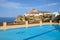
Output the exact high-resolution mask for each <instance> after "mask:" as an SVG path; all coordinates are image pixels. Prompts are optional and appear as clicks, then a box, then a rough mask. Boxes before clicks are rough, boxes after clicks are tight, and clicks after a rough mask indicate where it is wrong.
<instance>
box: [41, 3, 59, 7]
mask: <svg viewBox="0 0 60 40" xmlns="http://www.w3.org/2000/svg"><path fill="white" fill-rule="evenodd" d="M57 4H58V3H49V4H45V5H41V6H45V7H47V6H55V5H57Z"/></svg>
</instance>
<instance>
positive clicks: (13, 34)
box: [0, 24, 60, 40]
mask: <svg viewBox="0 0 60 40" xmlns="http://www.w3.org/2000/svg"><path fill="white" fill-rule="evenodd" d="M0 40H60V26H59V25H49V24H48V25H41V26H40V25H38V26H33V27H28V28H15V29H7V30H5V31H4V30H0Z"/></svg>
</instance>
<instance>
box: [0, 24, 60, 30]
mask: <svg viewBox="0 0 60 40" xmlns="http://www.w3.org/2000/svg"><path fill="white" fill-rule="evenodd" d="M46 24H55V25H57V24H58V25H60V23H43V24H29V25H9V26H7V27H6V28H4V27H3V26H0V30H6V29H13V28H22V27H25V28H28V27H29V26H30V27H31V26H37V25H40V26H41V25H46Z"/></svg>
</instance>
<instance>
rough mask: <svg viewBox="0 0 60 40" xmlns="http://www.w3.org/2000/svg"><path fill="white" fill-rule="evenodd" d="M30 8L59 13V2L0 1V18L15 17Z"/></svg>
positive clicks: (40, 0)
mask: <svg viewBox="0 0 60 40" xmlns="http://www.w3.org/2000/svg"><path fill="white" fill-rule="evenodd" d="M32 8H35V9H37V10H40V11H50V12H56V11H57V12H60V0H0V17H16V16H18V15H23V14H25V13H26V12H27V11H29V10H30V9H32Z"/></svg>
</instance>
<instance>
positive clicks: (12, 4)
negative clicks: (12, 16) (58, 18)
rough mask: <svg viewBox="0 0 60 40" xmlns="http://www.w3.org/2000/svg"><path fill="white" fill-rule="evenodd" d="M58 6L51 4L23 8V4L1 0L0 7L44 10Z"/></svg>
mask: <svg viewBox="0 0 60 40" xmlns="http://www.w3.org/2000/svg"><path fill="white" fill-rule="evenodd" d="M56 5H58V3H49V4H43V5H39V6H34V7H32V6H22V4H21V3H18V2H10V1H8V0H0V7H5V8H17V9H31V8H44V7H50V6H56Z"/></svg>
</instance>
